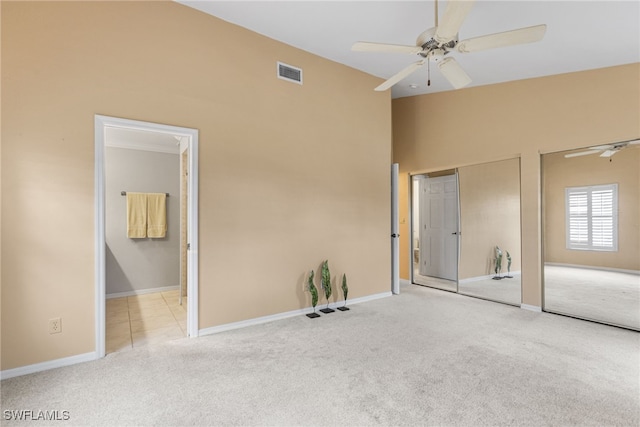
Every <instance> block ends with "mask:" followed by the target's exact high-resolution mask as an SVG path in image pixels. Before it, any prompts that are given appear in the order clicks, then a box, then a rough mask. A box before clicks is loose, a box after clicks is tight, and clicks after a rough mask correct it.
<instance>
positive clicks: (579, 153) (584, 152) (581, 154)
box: [564, 150, 602, 159]
mask: <svg viewBox="0 0 640 427" xmlns="http://www.w3.org/2000/svg"><path fill="white" fill-rule="evenodd" d="M601 151H602V150H587V151H579V152H577V153H569V154H565V155H564V157H565V159H568V158H571V157H580V156H588V155H589V154H596V153H599V152H601Z"/></svg>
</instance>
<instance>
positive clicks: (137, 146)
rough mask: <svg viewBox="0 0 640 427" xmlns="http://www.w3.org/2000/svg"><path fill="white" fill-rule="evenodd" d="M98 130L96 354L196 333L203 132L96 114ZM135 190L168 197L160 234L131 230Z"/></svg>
mask: <svg viewBox="0 0 640 427" xmlns="http://www.w3.org/2000/svg"><path fill="white" fill-rule="evenodd" d="M95 132H96V134H95V136H96V138H95V150H96V156H95V157H96V271H97V274H96V352H97V354H98V356H99V357H102V356H104V355H105V354H106V353H109V352H113V351H118V350H121V349H126V348H132V347H136V346H143V345H149V344H153V343H156V342H162V341H165V340H169V339H175V338H180V337H183V336H185V335H186V336H190V337H195V336H197V335H198V325H197V297H198V295H197V279H198V278H197V255H196V254H197V227H198V222H197V202H198V201H197V176H198V175H197V148H198V146H197V144H198V131H197V130H195V129H188V128H180V127H175V126H168V125H162V124H155V123H148V122H139V121H133V120H127V119H119V118H114V117H106V116H96V118H95ZM125 187H126V188H125ZM127 193H129V194H127ZM132 193H142V194H144V195H145V196H149V197H151V196H152V195H156V196H158V195H161V197H162V203H161V206H162V207H163V208H164V207H165V206H166V219H165V220H164V221H165V222H164V224H163V226H164V229H165V230H166V232H165V233H163V234H162V235H161V236H156V235H153V236H152V235H151V234H149V236H148V237H147V236H146V235H145V236H142V237H139V236H136V237H135V238H134V237H132V236H130V235H128V234H127V233H128V232H127V229H129V228H130V225H131V224H129V223H128V221H130V218H129V217H127V205H128V202H127V200H128V199H129V198H130V197H131V196H133V194H132ZM129 200H130V199H129ZM149 206H150V205H149ZM149 209H151V208H149ZM149 218H150V217H149ZM125 332H126V334H125ZM127 343H128V344H127ZM136 344H137V345H136Z"/></svg>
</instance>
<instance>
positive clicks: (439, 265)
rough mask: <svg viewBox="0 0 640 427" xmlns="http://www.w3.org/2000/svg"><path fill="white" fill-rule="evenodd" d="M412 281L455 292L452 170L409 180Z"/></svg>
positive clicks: (455, 186)
mask: <svg viewBox="0 0 640 427" xmlns="http://www.w3.org/2000/svg"><path fill="white" fill-rule="evenodd" d="M412 198H413V203H412V206H413V212H412V218H413V220H412V267H413V268H412V274H413V278H412V282H413V283H415V284H418V285H423V286H430V287H434V288H438V289H443V290H447V291H452V292H457V286H458V282H457V280H458V235H459V233H458V229H459V220H458V180H457V174H456V171H455V170H448V171H442V172H437V173H430V174H422V175H415V176H413V177H412Z"/></svg>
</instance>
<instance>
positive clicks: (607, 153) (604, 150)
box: [564, 139, 640, 158]
mask: <svg viewBox="0 0 640 427" xmlns="http://www.w3.org/2000/svg"><path fill="white" fill-rule="evenodd" d="M638 144H640V139H634V140H632V141H623V142H616V143H614V144H607V145H596V146H595V147H589V148H587V149H586V150H584V151H578V152H577V153H569V154H565V155H564V157H566V158H570V157H580V156H588V155H589V154H597V153H601V154H600V157H611V156H613V155H614V154H616V153H617V152H618V151H620V150H622V149H623V148H627V147H629V146H630V145H638Z"/></svg>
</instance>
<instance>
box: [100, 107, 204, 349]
mask: <svg viewBox="0 0 640 427" xmlns="http://www.w3.org/2000/svg"><path fill="white" fill-rule="evenodd" d="M107 128H126V129H133V130H141V131H151V132H159V133H166V134H170V135H176V136H180V137H183V138H184V141H185V142H187V143H188V147H189V148H188V150H189V164H188V171H189V177H188V180H189V182H188V186H189V189H188V193H189V194H188V199H189V200H188V204H187V224H188V226H187V239H188V242H189V245H190V248H189V251H188V253H187V304H188V305H187V307H188V309H187V335H188V336H189V337H197V336H198V130H197V129H190V128H183V127H177V126H169V125H162V124H157V123H149V122H141V121H137V120H128V119H122V118H117V117H108V116H101V115H97V114H96V115H95V314H96V316H95V336H96V341H95V342H96V356H97V357H104V356H105V339H106V319H105V301H106V258H105V253H106V237H105V166H104V151H105V150H104V147H105V139H106V137H105V135H106V129H107Z"/></svg>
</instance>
